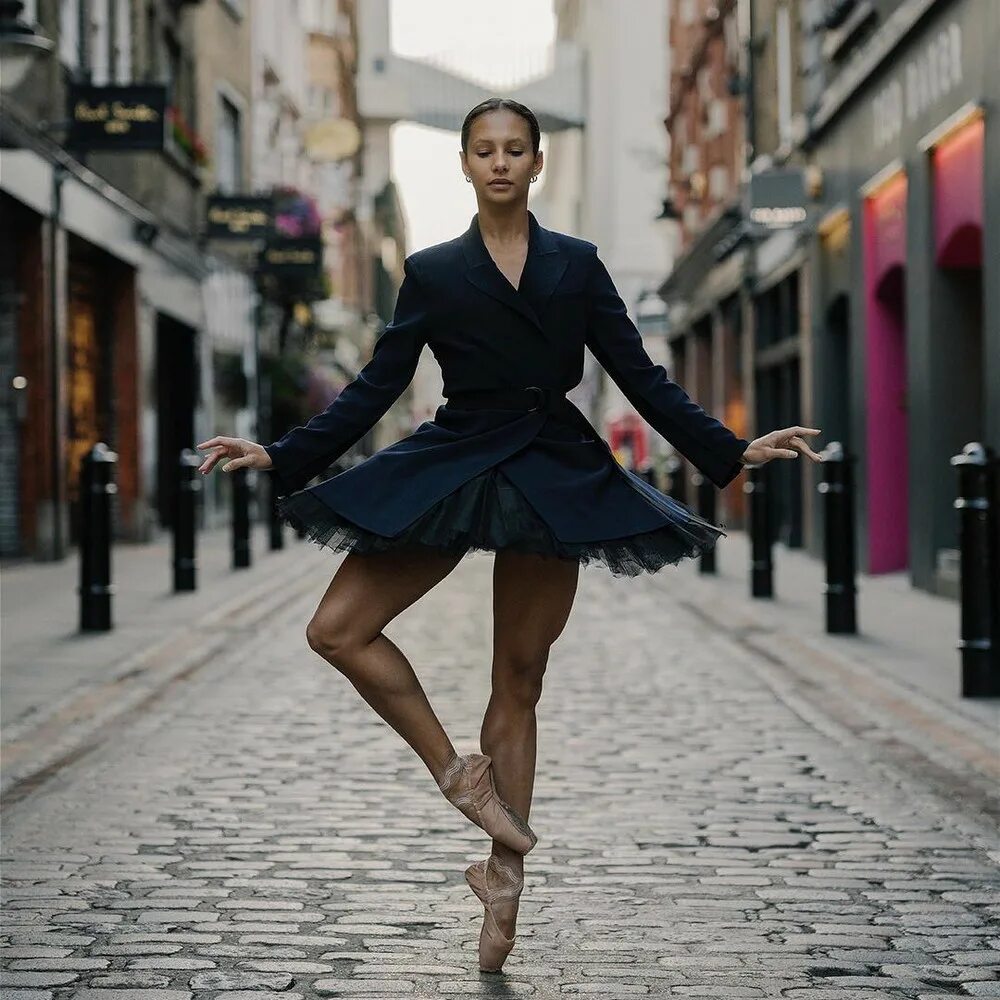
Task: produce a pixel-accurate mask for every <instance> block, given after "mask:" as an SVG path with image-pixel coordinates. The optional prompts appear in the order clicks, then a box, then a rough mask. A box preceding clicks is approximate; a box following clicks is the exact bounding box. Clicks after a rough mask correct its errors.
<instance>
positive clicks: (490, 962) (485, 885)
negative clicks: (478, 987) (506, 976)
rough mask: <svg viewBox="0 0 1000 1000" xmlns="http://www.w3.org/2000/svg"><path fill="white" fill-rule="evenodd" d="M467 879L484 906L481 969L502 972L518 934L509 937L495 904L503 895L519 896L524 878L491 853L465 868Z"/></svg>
mask: <svg viewBox="0 0 1000 1000" xmlns="http://www.w3.org/2000/svg"><path fill="white" fill-rule="evenodd" d="M465 881H466V882H468V883H469V888H471V889H472V891H473V892H474V893H475V894H476V895H477V896H478V897H479V899H480V901H481V902H482V904H483V906H484V907H485V913H484V915H483V926H482V929H481V930H480V932H479V971H480V972H502V971H503V963H504V962H505V961H506V959H507V956H508V955H509V954H510V951H511V949H512V948H513V947H514V941H515V938H512V937H507V935H506V934H504V932H503V931H502V930H500V925H499V924H498V923H497V920H496V917H495V916H494V915H493V904H494V903H495V902H497V901H498V900H501V899H516V898H517V897H518V896H520V895H521V890H522V889H523V888H524V878H523V877H521V876H519V875H517V874H516V873H515V872H514V870H513V869H512V868H511V867H510V866H509V865H505V864H504V863H503V862H502V861H499V860H498V859H497V858H496V857H495V856H494V855H492V854H491V855H490V856H489V857H488V858H486V859H485V860H484V861H477V862H476V863H475V864H472V865H469V867H468V868H466V869H465Z"/></svg>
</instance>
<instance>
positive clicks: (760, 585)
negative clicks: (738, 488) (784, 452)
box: [743, 465, 774, 597]
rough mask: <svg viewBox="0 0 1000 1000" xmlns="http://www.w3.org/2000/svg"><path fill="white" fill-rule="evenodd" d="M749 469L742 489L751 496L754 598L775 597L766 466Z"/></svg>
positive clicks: (751, 555)
mask: <svg viewBox="0 0 1000 1000" xmlns="http://www.w3.org/2000/svg"><path fill="white" fill-rule="evenodd" d="M747 469H748V470H749V475H748V476H747V481H746V482H745V483H744V484H743V492H744V493H746V494H747V496H749V497H750V594H751V596H752V597H774V562H773V560H772V559H771V526H770V514H769V511H768V496H767V473H766V471H765V470H766V466H764V465H748V466H747Z"/></svg>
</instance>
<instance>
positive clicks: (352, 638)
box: [306, 615, 370, 668]
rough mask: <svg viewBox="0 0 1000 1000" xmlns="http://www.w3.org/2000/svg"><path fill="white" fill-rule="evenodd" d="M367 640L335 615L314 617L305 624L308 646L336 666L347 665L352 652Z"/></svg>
mask: <svg viewBox="0 0 1000 1000" xmlns="http://www.w3.org/2000/svg"><path fill="white" fill-rule="evenodd" d="M369 641H370V640H369V639H367V638H366V637H364V636H362V635H361V633H360V632H359V631H358V629H357V628H356V627H355V626H352V625H351V623H349V622H347V621H345V620H343V619H340V618H339V617H338V616H336V615H325V616H323V617H314V618H313V619H312V620H311V621H310V622H309V624H308V625H307V626H306V642H308V643H309V647H310V648H311V649H312V650H313V651H314V652H316V653H319V655H320V656H322V657H323V659H325V660H329V662H330V663H332V664H333V665H334V666H335V667H338V668H345V667H347V666H349V665H350V663H351V660H352V659H353V654H354V653H355V652H357V651H358V650H361V649H363V648H364V647H365V646H367V645H368V643H369Z"/></svg>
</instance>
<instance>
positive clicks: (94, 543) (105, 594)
mask: <svg viewBox="0 0 1000 1000" xmlns="http://www.w3.org/2000/svg"><path fill="white" fill-rule="evenodd" d="M117 463H118V455H117V454H116V453H115V452H113V451H112V450H111V449H110V448H109V447H108V446H107V445H106V444H104V442H103V441H98V442H97V444H95V445H94V447H93V448H91V449H90V451H88V452H87V453H86V454H85V455H84V456H83V457H82V458H81V459H80V586H79V594H80V630H81V631H82V632H109V631H110V630H111V629H112V628H113V627H114V626H113V624H112V621H111V598H112V596H113V595H114V592H115V588H114V584H112V582H111V497H112V496H114V494H115V493H117V492H118V486H117V485H116V484H115V483H114V482H113V476H114V470H115V465H116V464H117Z"/></svg>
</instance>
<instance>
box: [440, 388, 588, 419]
mask: <svg viewBox="0 0 1000 1000" xmlns="http://www.w3.org/2000/svg"><path fill="white" fill-rule="evenodd" d="M447 402H448V406H453V407H455V408H456V409H460V410H465V409H470V410H480V409H498V410H524V411H525V412H528V413H533V412H534V411H535V410H545V411H546V412H548V413H558V412H563V413H565V412H566V409H567V407H568V408H571V409H574V410H575V409H576V407H574V406H573V404H572V403H570V401H569V400H568V399H567V398H566V393H565V392H564V391H563V390H562V389H551V388H542V387H541V386H537V385H529V386H527V388H524V389H513V388H512V389H477V390H475V391H471V392H456V393H454V394H453V395H451V396H449V397H448V401H447Z"/></svg>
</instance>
